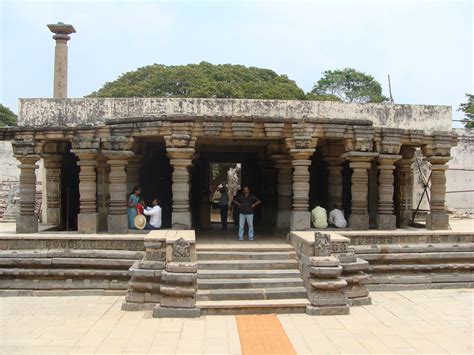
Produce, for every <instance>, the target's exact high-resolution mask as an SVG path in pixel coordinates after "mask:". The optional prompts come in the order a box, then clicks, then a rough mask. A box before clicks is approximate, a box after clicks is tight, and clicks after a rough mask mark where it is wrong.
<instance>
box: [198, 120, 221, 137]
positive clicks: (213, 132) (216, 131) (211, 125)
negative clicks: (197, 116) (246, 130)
mask: <svg viewBox="0 0 474 355" xmlns="http://www.w3.org/2000/svg"><path fill="white" fill-rule="evenodd" d="M202 126H203V131H204V135H205V136H211V137H215V136H220V135H221V131H222V122H219V121H211V122H207V121H204V122H203V123H202Z"/></svg>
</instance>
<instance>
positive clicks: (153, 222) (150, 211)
mask: <svg viewBox="0 0 474 355" xmlns="http://www.w3.org/2000/svg"><path fill="white" fill-rule="evenodd" d="M151 204H152V205H153V207H147V208H146V209H144V210H143V214H145V215H146V216H150V222H147V223H146V226H145V229H146V230H154V229H159V228H161V207H160V201H159V200H158V199H157V198H155V199H154V200H153V201H152V202H151Z"/></svg>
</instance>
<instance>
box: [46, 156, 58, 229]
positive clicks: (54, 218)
mask: <svg viewBox="0 0 474 355" xmlns="http://www.w3.org/2000/svg"><path fill="white" fill-rule="evenodd" d="M43 161H44V169H45V173H46V181H45V184H46V204H47V208H46V223H50V224H54V225H56V226H59V225H61V168H62V164H63V155H62V154H46V155H43Z"/></svg>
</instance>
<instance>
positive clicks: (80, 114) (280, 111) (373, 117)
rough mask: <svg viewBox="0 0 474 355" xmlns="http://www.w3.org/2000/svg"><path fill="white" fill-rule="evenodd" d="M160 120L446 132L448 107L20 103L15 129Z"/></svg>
mask: <svg viewBox="0 0 474 355" xmlns="http://www.w3.org/2000/svg"><path fill="white" fill-rule="evenodd" d="M147 117H148V118H149V117H160V118H166V119H183V118H197V117H202V118H213V119H217V120H218V119H223V118H236V119H240V120H242V119H243V120H246V119H248V120H251V119H253V118H257V117H258V118H260V119H263V120H264V119H279V120H282V121H285V120H294V119H312V118H317V119H328V120H337V119H347V120H366V121H371V122H373V125H374V126H375V127H390V128H399V127H403V128H405V129H418V130H423V131H424V133H426V134H429V133H432V132H434V131H450V130H451V119H452V112H451V107H450V106H431V105H391V104H356V103H341V102H331V101H298V100H291V101H288V100H249V99H177V98H169V99H165V98H127V99H121V98H107V99H95V98H85V99H67V100H64V99H20V112H19V119H18V122H19V125H20V126H33V127H45V126H46V127H52V126H58V125H60V126H69V127H74V126H98V125H101V124H104V123H105V121H106V120H114V119H124V118H130V119H132V120H137V119H139V120H142V119H145V120H146V119H147Z"/></svg>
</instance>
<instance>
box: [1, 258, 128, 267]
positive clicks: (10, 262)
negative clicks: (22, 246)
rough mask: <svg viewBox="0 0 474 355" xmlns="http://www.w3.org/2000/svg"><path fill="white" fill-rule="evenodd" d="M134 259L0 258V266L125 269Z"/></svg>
mask: <svg viewBox="0 0 474 355" xmlns="http://www.w3.org/2000/svg"><path fill="white" fill-rule="evenodd" d="M135 261H136V260H134V259H102V258H10V257H8V258H0V266H4V267H15V266H21V267H25V266H35V267H48V268H49V267H84V266H85V267H90V268H92V267H99V268H117V269H127V270H128V268H130V266H132V265H133V263H134V262H135Z"/></svg>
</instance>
